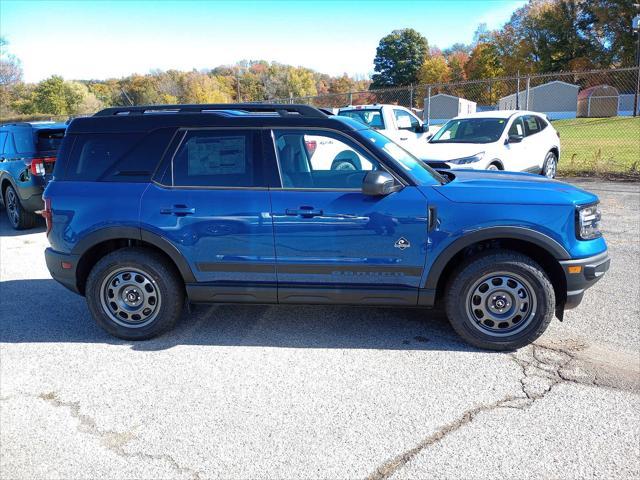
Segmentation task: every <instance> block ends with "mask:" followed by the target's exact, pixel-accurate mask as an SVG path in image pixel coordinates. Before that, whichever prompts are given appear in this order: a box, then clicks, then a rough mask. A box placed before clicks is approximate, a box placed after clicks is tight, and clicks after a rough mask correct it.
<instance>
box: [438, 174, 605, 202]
mask: <svg viewBox="0 0 640 480" xmlns="http://www.w3.org/2000/svg"><path fill="white" fill-rule="evenodd" d="M447 173H448V174H449V175H453V176H455V178H454V179H453V180H451V181H450V182H449V183H446V184H444V185H441V186H438V187H435V188H434V189H435V190H436V191H437V192H438V193H440V194H441V195H443V196H444V197H446V198H447V199H449V200H451V201H452V202H458V203H508V204H522V205H584V204H587V203H593V202H596V201H598V197H597V196H596V195H594V194H593V193H589V192H587V191H585V190H581V189H580V188H577V187H574V186H573V185H569V184H568V183H563V182H559V181H556V180H549V179H548V178H546V177H543V176H540V175H533V174H530V173H518V172H501V171H498V172H496V171H490V170H449V171H447Z"/></svg>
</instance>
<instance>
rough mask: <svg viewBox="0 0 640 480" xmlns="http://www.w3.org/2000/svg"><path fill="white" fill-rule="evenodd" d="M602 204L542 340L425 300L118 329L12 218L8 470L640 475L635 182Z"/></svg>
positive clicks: (20, 473) (117, 474)
mask: <svg viewBox="0 0 640 480" xmlns="http://www.w3.org/2000/svg"><path fill="white" fill-rule="evenodd" d="M574 182H575V183H577V184H579V185H581V186H583V187H584V188H586V189H588V190H591V191H593V192H595V193H597V194H598V195H599V196H600V197H601V200H602V206H603V215H604V221H603V225H604V230H605V235H606V238H607V241H608V243H609V247H610V251H611V255H612V266H611V270H610V271H609V273H608V274H607V276H606V277H605V278H604V280H602V281H601V282H600V283H598V284H597V285H596V286H595V287H594V288H593V289H591V290H590V291H589V292H588V293H587V294H586V296H585V300H584V302H583V303H582V305H580V307H579V308H577V309H576V310H573V311H570V312H568V313H567V314H566V316H565V321H564V322H562V323H561V322H559V321H557V320H554V321H553V322H552V324H551V326H550V328H549V330H548V331H547V333H546V334H545V335H544V336H543V337H542V338H541V339H539V340H538V341H537V342H536V344H535V345H534V346H530V347H528V348H524V349H522V350H520V351H518V352H515V353H492V352H484V351H479V350H476V349H473V348H471V347H469V346H467V345H466V344H464V343H462V342H461V341H460V340H459V339H458V337H457V336H456V335H455V333H454V332H453V330H452V329H451V328H450V327H449V325H448V324H447V323H446V321H445V320H444V319H443V318H441V317H439V316H437V315H429V314H428V313H427V312H424V311H420V310H411V309H370V308H347V307H333V308H330V307H266V306H226V305H224V306H200V307H198V308H197V310H196V312H195V313H194V314H193V315H190V316H189V315H186V314H185V316H184V318H183V320H182V322H181V324H180V326H179V327H178V328H177V329H176V330H175V331H173V332H170V333H169V334H167V335H164V336H163V337H161V338H159V339H156V340H152V341H147V342H141V343H131V342H125V341H119V340H117V339H114V338H112V337H110V336H108V335H107V334H106V333H104V332H103V331H102V330H100V329H99V328H98V327H97V326H96V325H95V324H94V322H93V320H92V319H91V318H90V316H89V313H88V310H87V308H86V306H85V303H84V299H83V298H81V297H78V296H76V295H74V294H72V293H71V292H68V291H67V290H65V289H64V288H63V287H62V286H60V285H58V284H57V283H55V282H54V281H53V280H51V278H50V276H49V274H48V271H47V269H46V266H45V263H44V256H43V250H44V248H45V245H46V238H45V235H44V232H43V229H42V228H40V229H38V230H35V231H29V232H17V233H16V232H14V231H12V230H11V229H10V228H9V226H8V223H7V220H6V217H5V216H4V212H2V220H1V221H0V236H1V238H0V317H1V320H0V341H1V344H0V408H1V410H0V477H2V478H6V479H8V478H47V479H50V478H98V477H101V478H243V479H244V478H371V479H382V478H393V479H401V478H492V479H495V478H508V479H511V478H524V477H529V478H531V477H535V478H586V477H604V478H624V479H630V478H639V477H640V353H639V352H640V308H639V302H640V300H639V298H640V184H638V183H635V184H633V183H611V182H601V181H595V180H576V181H574Z"/></svg>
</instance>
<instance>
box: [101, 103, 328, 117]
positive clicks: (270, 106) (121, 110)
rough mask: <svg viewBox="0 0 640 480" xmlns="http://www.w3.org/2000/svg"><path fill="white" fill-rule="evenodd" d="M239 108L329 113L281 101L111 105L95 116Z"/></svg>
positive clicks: (308, 114)
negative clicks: (280, 102)
mask: <svg viewBox="0 0 640 480" xmlns="http://www.w3.org/2000/svg"><path fill="white" fill-rule="evenodd" d="M224 110H227V111H229V110H239V111H245V112H251V113H275V114H278V115H280V116H281V117H285V116H288V115H300V116H303V117H311V118H326V117H327V114H326V113H324V112H322V111H320V110H318V109H317V108H315V107H311V106H309V105H295V104H294V105H289V104H279V103H213V104H202V105H140V106H135V107H126V106H124V107H110V108H105V109H104V110H100V111H99V112H97V113H96V114H94V117H108V116H111V115H144V114H145V113H203V112H204V113H207V112H212V111H224Z"/></svg>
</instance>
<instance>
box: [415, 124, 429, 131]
mask: <svg viewBox="0 0 640 480" xmlns="http://www.w3.org/2000/svg"><path fill="white" fill-rule="evenodd" d="M415 131H416V133H424V132H428V131H429V125H425V124H424V123H421V124H420V125H417V126H416V128H415Z"/></svg>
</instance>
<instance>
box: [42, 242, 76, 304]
mask: <svg viewBox="0 0 640 480" xmlns="http://www.w3.org/2000/svg"><path fill="white" fill-rule="evenodd" d="M44 258H45V260H46V262H47V268H48V269H49V273H51V277H52V278H53V279H54V280H55V281H57V282H58V283H61V284H62V285H64V286H65V287H67V288H68V289H69V290H71V291H72V292H74V293H78V294H80V291H79V290H78V285H77V281H76V269H77V268H78V260H79V259H80V255H71V254H68V253H60V252H56V251H55V250H53V249H52V248H51V247H49V248H47V249H46V250H45V251H44Z"/></svg>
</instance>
